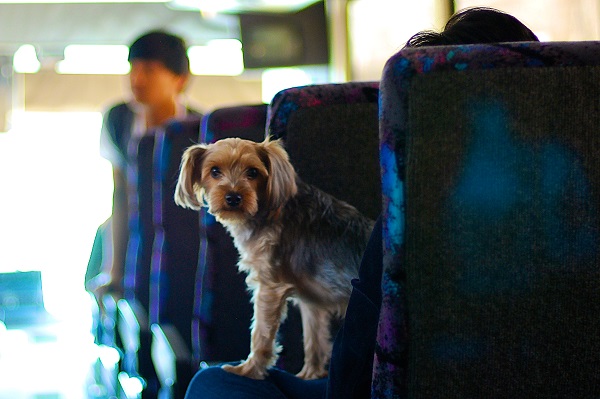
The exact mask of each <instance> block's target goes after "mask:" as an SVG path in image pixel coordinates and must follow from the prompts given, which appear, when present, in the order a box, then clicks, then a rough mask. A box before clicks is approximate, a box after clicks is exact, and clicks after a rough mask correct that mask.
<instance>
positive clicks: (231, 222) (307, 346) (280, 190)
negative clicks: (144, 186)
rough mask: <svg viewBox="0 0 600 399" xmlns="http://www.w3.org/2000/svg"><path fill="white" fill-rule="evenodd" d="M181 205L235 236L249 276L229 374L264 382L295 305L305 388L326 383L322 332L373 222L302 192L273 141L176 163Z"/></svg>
mask: <svg viewBox="0 0 600 399" xmlns="http://www.w3.org/2000/svg"><path fill="white" fill-rule="evenodd" d="M175 202H176V203H177V204H178V205H181V206H184V207H188V208H192V209H200V207H202V206H207V207H208V211H209V212H210V213H211V214H212V215H214V216H215V217H216V219H217V220H218V221H219V222H220V223H222V224H223V225H224V226H225V227H226V229H227V230H228V231H229V233H230V234H231V236H232V237H233V240H234V243H235V246H236V247H237V249H238V251H239V253H240V261H239V264H238V266H239V269H240V270H243V271H245V272H247V273H248V276H247V278H246V282H247V284H248V286H249V288H250V289H251V290H252V294H253V295H252V301H253V304H254V317H253V321H252V327H251V347H250V354H249V355H248V358H247V359H246V360H245V361H244V362H242V363H241V364H240V365H238V366H229V365H228V366H224V368H225V369H226V370H227V371H229V372H232V373H235V374H239V375H244V376H247V377H251V378H255V379H263V378H264V377H265V375H266V374H267V369H268V368H269V367H271V366H273V365H274V363H275V361H276V360H277V354H278V351H279V348H278V346H277V343H276V339H275V338H276V334H277V330H278V328H279V325H280V323H281V321H282V320H283V318H285V314H286V311H287V300H288V299H289V298H293V300H294V301H296V303H297V304H298V306H299V307H300V313H301V315H302V329H303V336H304V338H303V340H304V367H303V368H302V370H301V371H300V372H299V373H298V376H299V377H301V378H304V379H313V378H320V377H324V376H326V375H327V369H326V366H327V363H328V362H329V359H330V357H331V340H330V334H329V324H330V320H331V317H332V316H333V315H341V316H343V315H344V314H345V312H346V307H347V305H348V300H349V297H350V291H351V287H352V286H351V284H350V281H351V279H353V278H356V277H358V267H359V263H360V259H361V256H362V253H363V251H364V249H365V247H366V244H367V241H368V239H369V236H370V234H371V230H372V227H373V222H372V221H371V220H369V219H367V218H366V217H364V216H362V215H361V214H360V213H359V212H358V211H357V210H356V209H355V208H353V207H352V206H350V205H348V204H347V203H345V202H343V201H340V200H337V199H336V198H334V197H332V196H331V195H328V194H326V193H324V192H322V191H320V190H319V189H317V188H315V187H313V186H311V185H308V184H305V183H303V182H302V181H301V180H300V179H299V178H298V177H297V175H296V172H295V170H294V168H293V166H292V165H291V163H290V162H289V159H288V154H287V152H286V151H285V150H284V149H283V147H282V146H281V144H280V142H279V141H269V140H268V139H267V140H265V141H264V142H262V143H255V142H252V141H248V140H242V139H239V138H229V139H223V140H220V141H217V142H216V143H214V144H208V145H205V144H198V145H194V146H192V147H190V148H188V149H187V150H186V151H185V153H184V154H183V158H182V163H181V171H180V175H179V181H178V183H177V188H176V190H175Z"/></svg>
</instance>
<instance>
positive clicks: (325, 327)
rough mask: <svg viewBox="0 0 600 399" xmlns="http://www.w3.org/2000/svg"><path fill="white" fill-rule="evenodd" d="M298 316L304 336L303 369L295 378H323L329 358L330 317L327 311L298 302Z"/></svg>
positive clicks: (325, 374)
mask: <svg viewBox="0 0 600 399" xmlns="http://www.w3.org/2000/svg"><path fill="white" fill-rule="evenodd" d="M300 314H301V315H302V333H303V336H304V367H302V370H300V372H299V373H298V374H297V376H298V377H300V378H302V379H305V380H312V379H315V378H322V377H325V376H327V370H326V369H325V366H326V365H327V363H328V362H329V359H330V357H331V346H332V345H331V339H330V334H329V320H330V318H331V315H330V313H329V311H328V310H327V309H324V308H320V307H318V306H317V305H308V304H306V303H304V302H300Z"/></svg>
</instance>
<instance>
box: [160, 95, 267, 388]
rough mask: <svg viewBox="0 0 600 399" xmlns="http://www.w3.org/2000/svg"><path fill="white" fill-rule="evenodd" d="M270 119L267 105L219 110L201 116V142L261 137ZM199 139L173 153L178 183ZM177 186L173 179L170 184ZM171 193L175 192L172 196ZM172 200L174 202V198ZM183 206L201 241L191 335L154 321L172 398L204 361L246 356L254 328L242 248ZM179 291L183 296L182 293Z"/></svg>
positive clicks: (210, 220)
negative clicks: (242, 270) (188, 152)
mask: <svg viewBox="0 0 600 399" xmlns="http://www.w3.org/2000/svg"><path fill="white" fill-rule="evenodd" d="M265 118H266V105H256V106H254V105H251V106H237V107H228V108H222V109H217V110H214V111H212V112H210V113H209V114H207V115H206V116H204V118H203V119H202V125H201V128H200V132H201V133H200V141H201V142H212V141H215V140H218V139H220V138H224V137H242V138H245V139H250V140H255V141H261V140H262V139H264V134H265V133H264V132H265ZM196 136H198V134H196ZM197 139H198V137H196V138H195V140H193V141H191V140H188V141H187V142H184V141H179V144H178V147H177V148H179V150H178V154H177V155H175V154H174V153H173V155H171V156H170V158H171V159H170V160H169V161H168V165H170V166H168V168H170V169H171V172H169V175H173V176H174V178H175V180H174V181H173V182H175V181H176V179H177V175H178V173H179V166H180V162H181V155H182V153H183V150H184V149H185V148H187V147H189V146H190V145H192V144H194V142H195V141H196V140H197ZM165 148H166V147H165ZM173 148H175V145H174V144H173ZM163 153H164V149H163ZM174 187H175V186H174V183H173V186H172V187H171V189H174ZM172 198H173V194H172V193H171V196H170V199H171V201H172ZM171 205H172V206H175V204H174V203H173V204H171ZM171 205H170V206H171ZM180 209H181V211H180V212H193V213H194V214H195V216H194V218H195V223H196V237H195V239H197V240H199V243H198V246H199V253H197V255H196V256H197V261H198V269H197V274H196V276H195V277H194V278H193V279H191V280H190V281H193V282H194V284H195V286H194V292H193V293H191V294H189V299H190V300H193V301H194V302H193V304H192V306H193V311H191V312H190V316H191V317H190V318H189V319H188V321H187V323H188V331H189V329H190V327H191V337H190V336H189V335H188V336H187V337H185V338H183V336H182V335H181V334H180V333H179V332H178V331H177V329H175V328H173V326H172V325H169V324H163V323H162V322H161V323H159V324H154V325H152V331H153V349H152V358H153V362H154V365H155V367H156V369H157V372H158V374H159V379H160V381H161V383H162V387H163V388H162V389H161V395H165V397H170V398H182V397H183V395H184V394H185V390H186V389H187V385H188V382H189V380H190V379H191V377H192V375H193V373H194V372H195V371H196V370H197V369H198V367H200V364H201V363H202V362H206V363H216V362H221V361H235V360H241V359H243V358H245V357H246V356H247V355H248V351H249V348H250V340H249V333H246V332H247V331H249V327H250V321H251V317H252V307H251V304H250V297H249V295H248V294H247V292H246V286H245V281H244V276H243V275H242V274H240V273H239V272H238V269H237V260H238V253H237V250H236V249H235V247H234V246H233V241H232V239H231V237H230V236H229V234H228V233H227V232H226V230H225V229H224V228H223V227H222V226H221V225H220V224H219V223H217V222H216V220H215V219H214V217H212V216H211V215H209V214H208V213H207V212H206V211H205V209H202V210H200V212H199V213H198V212H195V211H190V210H185V209H183V208H180ZM174 226H177V225H174ZM183 238H185V239H186V240H188V239H193V238H186V237H182V238H181V239H183ZM178 291H179V289H178ZM177 295H178V297H179V295H182V294H180V293H178V294H177ZM186 306H187V305H186ZM190 343H191V350H190ZM173 382H175V384H173Z"/></svg>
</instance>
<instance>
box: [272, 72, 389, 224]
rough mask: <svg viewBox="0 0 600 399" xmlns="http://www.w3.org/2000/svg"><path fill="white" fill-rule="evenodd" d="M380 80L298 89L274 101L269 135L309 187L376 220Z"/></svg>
mask: <svg viewBox="0 0 600 399" xmlns="http://www.w3.org/2000/svg"><path fill="white" fill-rule="evenodd" d="M378 87H379V83H378V82H352V83H342V84H322V85H311V86H303V87H295V88H291V89H286V90H283V91H281V92H279V93H278V94H277V95H275V97H274V98H273V101H272V102H271V105H270V108H269V115H268V122H267V123H268V134H269V135H270V136H271V137H272V138H275V139H280V138H281V139H283V140H284V141H285V148H286V150H287V151H288V153H289V154H290V159H291V161H292V164H293V165H294V167H295V168H296V171H297V172H298V174H299V176H300V177H301V178H302V179H303V180H304V181H305V182H307V183H309V184H313V185H315V186H317V187H319V188H320V189H321V190H323V191H325V192H327V193H329V194H331V195H333V196H335V197H337V198H339V199H342V200H344V201H346V202H348V203H350V204H351V205H353V206H355V207H356V208H357V209H358V210H359V211H361V212H362V213H363V214H365V215H366V216H368V217H370V218H371V219H376V218H377V216H378V215H379V213H380V211H381V199H380V192H381V189H380V182H379V163H378V154H377V148H378V136H377V132H378V121H377V112H378V111H377V110H378V107H377V98H378V97H377V96H378Z"/></svg>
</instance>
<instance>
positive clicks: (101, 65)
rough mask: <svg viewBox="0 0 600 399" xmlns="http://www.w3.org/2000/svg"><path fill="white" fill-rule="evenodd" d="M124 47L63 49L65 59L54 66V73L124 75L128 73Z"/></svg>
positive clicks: (74, 45) (89, 46) (80, 46)
mask: <svg viewBox="0 0 600 399" xmlns="http://www.w3.org/2000/svg"><path fill="white" fill-rule="evenodd" d="M128 55H129V48H128V47H127V46H125V45H82V44H71V45H69V46H67V47H65V59H64V60H63V61H60V62H58V63H57V64H56V71H57V72H58V73H64V74H103V75H125V74H127V73H128V72H129V68H130V66H129V62H128V61H127V56H128Z"/></svg>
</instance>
